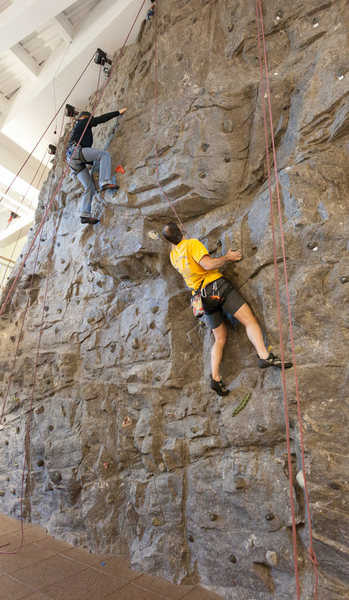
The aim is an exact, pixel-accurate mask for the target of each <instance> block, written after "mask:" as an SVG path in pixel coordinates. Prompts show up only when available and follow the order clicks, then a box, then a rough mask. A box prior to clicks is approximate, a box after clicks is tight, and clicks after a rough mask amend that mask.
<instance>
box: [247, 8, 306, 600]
mask: <svg viewBox="0 0 349 600" xmlns="http://www.w3.org/2000/svg"><path fill="white" fill-rule="evenodd" d="M255 5H256V23H257V38H258V53H259V67H260V78H261V97H262V106H263V120H264V135H265V146H266V156H267V171H268V184H269V202H270V219H271V228H272V239H273V253H274V270H275V287H276V302H277V314H278V325H279V338H280V351H281V361H282V386H283V396H284V410H285V426H286V445H287V457H288V473H289V489H290V505H291V516H292V537H293V559H294V571H295V579H296V591H297V600H300V582H299V572H298V551H297V531H296V519H295V509H294V499H293V481H292V457H291V446H290V426H289V416H288V405H287V392H286V379H285V366H284V350H283V348H284V340H283V333H282V319H281V303H280V292H279V278H278V269H277V252H276V239H275V222H274V214H273V200H272V183H271V168H270V156H269V140H268V125H267V111H266V107H265V101H264V98H265V97H266V98H267V99H268V112H269V124H270V134H271V142H272V154H273V161H274V173H275V185H276V196H277V206H278V213H279V224H280V237H281V245H282V255H283V265H284V275H285V289H286V298H287V310H288V322H289V331H290V339H291V347H292V360H293V365H294V377H295V387H296V401H297V413H298V424H299V433H300V445H301V461H302V469H303V474H304V495H305V503H306V509H307V514H308V529H309V541H310V544H309V548H308V556H309V559H310V561H311V562H312V563H313V566H314V572H315V591H314V598H315V600H317V598H318V569H317V567H318V562H317V559H316V555H315V552H314V549H313V538H312V526H311V514H310V503H309V496H308V489H307V480H306V468H305V460H304V442H303V427H302V418H301V411H300V399H299V390H298V377H297V366H296V356H295V350H294V339H293V328H292V318H291V303H290V294H289V287H288V276H287V265H286V252H285V240H284V233H283V225H282V210H281V202H280V193H279V181H278V172H277V161H276V150H275V140H274V133H273V118H272V110H271V100H270V88H269V76H268V63H267V53H266V43H265V33H264V23H263V12H262V3H261V0H255ZM261 42H262V44H261ZM262 45H263V51H262ZM262 56H263V58H262ZM263 62H264V73H265V80H266V88H267V89H266V93H264V83H263Z"/></svg>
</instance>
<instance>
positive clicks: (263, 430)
mask: <svg viewBox="0 0 349 600" xmlns="http://www.w3.org/2000/svg"><path fill="white" fill-rule="evenodd" d="M266 430H267V428H266V427H264V425H257V431H258V433H265V432H266Z"/></svg>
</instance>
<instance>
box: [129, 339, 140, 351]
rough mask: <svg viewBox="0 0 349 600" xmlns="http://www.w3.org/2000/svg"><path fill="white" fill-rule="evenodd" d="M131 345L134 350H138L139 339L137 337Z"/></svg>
mask: <svg viewBox="0 0 349 600" xmlns="http://www.w3.org/2000/svg"><path fill="white" fill-rule="evenodd" d="M131 346H132V348H133V349H134V350H137V349H138V348H139V341H138V339H137V338H135V339H134V340H133V342H132V344H131Z"/></svg>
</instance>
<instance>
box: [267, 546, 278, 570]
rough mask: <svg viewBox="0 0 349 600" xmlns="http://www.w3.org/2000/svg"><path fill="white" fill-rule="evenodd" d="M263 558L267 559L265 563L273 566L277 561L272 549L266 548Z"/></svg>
mask: <svg viewBox="0 0 349 600" xmlns="http://www.w3.org/2000/svg"><path fill="white" fill-rule="evenodd" d="M265 558H266V560H267V563H268V564H269V565H270V566H272V567H275V565H276V563H277V561H278V557H277V554H276V552H274V550H268V551H267V552H266V555H265Z"/></svg>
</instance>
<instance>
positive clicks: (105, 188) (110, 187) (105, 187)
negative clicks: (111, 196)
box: [101, 183, 119, 192]
mask: <svg viewBox="0 0 349 600" xmlns="http://www.w3.org/2000/svg"><path fill="white" fill-rule="evenodd" d="M118 189H119V186H118V184H117V183H105V184H104V185H102V187H101V191H102V192H107V191H108V190H110V191H112V192H117V191H118Z"/></svg>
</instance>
